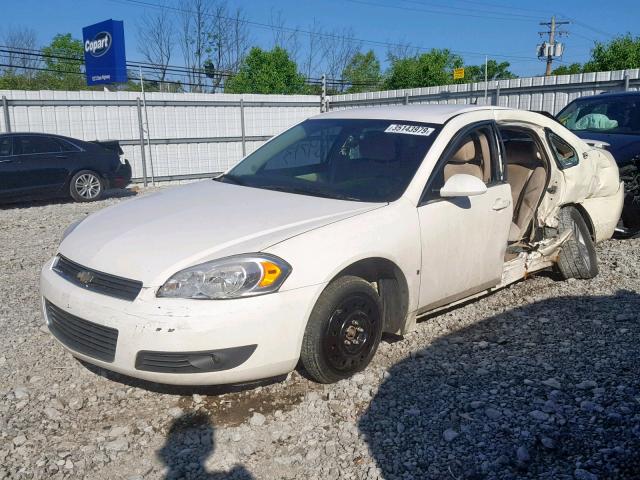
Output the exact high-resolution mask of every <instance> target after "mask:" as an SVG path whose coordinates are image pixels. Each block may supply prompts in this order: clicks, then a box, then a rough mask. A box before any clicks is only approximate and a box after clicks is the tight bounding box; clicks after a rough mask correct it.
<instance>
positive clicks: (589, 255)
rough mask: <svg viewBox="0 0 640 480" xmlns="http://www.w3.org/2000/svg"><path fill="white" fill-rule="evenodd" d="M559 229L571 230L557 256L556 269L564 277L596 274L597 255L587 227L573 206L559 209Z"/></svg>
mask: <svg viewBox="0 0 640 480" xmlns="http://www.w3.org/2000/svg"><path fill="white" fill-rule="evenodd" d="M559 220H560V222H559V226H558V227H559V229H560V231H561V232H562V231H565V230H567V229H569V230H571V232H572V235H571V237H569V240H567V241H566V242H565V244H564V245H563V246H562V250H561V251H560V255H559V256H558V270H560V274H561V275H562V276H563V277H564V278H565V279H567V278H580V279H589V278H593V277H595V276H596V275H598V257H597V256H596V247H595V245H594V243H593V240H592V239H591V234H590V233H589V228H588V227H587V224H586V223H585V221H584V218H582V215H580V212H579V211H578V210H577V209H576V208H575V207H564V208H563V209H562V210H560V215H559Z"/></svg>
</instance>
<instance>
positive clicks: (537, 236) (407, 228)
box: [41, 105, 623, 385]
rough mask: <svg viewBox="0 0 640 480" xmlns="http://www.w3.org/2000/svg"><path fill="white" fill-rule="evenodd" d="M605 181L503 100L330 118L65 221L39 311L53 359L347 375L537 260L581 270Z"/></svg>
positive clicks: (232, 377) (609, 183) (610, 216)
mask: <svg viewBox="0 0 640 480" xmlns="http://www.w3.org/2000/svg"><path fill="white" fill-rule="evenodd" d="M622 202H623V188H622V185H621V183H620V180H619V176H618V169H617V167H616V164H615V162H614V160H613V158H612V157H611V155H610V154H609V153H607V152H606V151H604V150H601V149H598V148H594V147H590V146H588V145H587V144H586V143H584V142H583V141H582V140H580V139H579V138H578V137H576V136H575V135H573V134H572V133H571V132H569V131H568V130H567V129H565V128H564V127H562V126H561V125H560V124H558V123H557V122H555V121H553V120H551V119H549V118H547V117H544V116H542V115H539V114H536V113H533V112H526V111H520V110H510V109H501V108H492V107H479V106H463V105H414V106H401V107H387V108H365V109H353V110H344V111H336V112H331V113H327V114H323V115H319V116H317V117H314V118H312V119H309V120H306V121H304V122H302V123H300V124H298V125H296V126H294V127H293V128H291V129H289V130H287V131H285V132H284V133H282V134H281V135H279V136H277V137H275V138H273V139H272V140H271V141H269V142H267V143H266V144H265V145H263V146H262V147H260V148H259V149H258V150H256V151H255V152H254V153H252V154H250V155H248V156H247V157H246V158H245V159H244V160H243V161H242V162H241V163H240V164H238V165H237V166H236V167H234V168H232V169H231V170H230V171H228V172H227V173H225V174H224V175H222V176H220V177H218V178H216V179H214V180H206V181H202V182H198V183H193V184H190V185H186V186H181V187H178V188H172V189H167V190H165V191H163V192H161V193H157V194H153V195H147V196H144V197H142V198H138V199H134V200H131V201H127V202H123V203H122V204H119V205H117V206H114V207H110V208H106V209H104V210H101V211H99V212H97V213H95V214H93V215H90V216H89V217H88V218H86V219H85V220H84V221H82V222H81V223H79V224H75V225H73V226H72V227H70V228H69V229H68V230H67V232H65V236H64V239H63V241H62V243H61V244H60V247H59V250H58V252H57V254H56V256H55V258H53V259H52V260H51V261H49V262H48V263H47V264H46V265H45V266H44V268H43V270H42V276H41V292H42V307H43V312H44V316H45V318H46V322H47V325H48V327H49V330H50V331H51V333H52V334H53V336H54V337H55V338H56V339H57V340H59V341H60V343H61V344H62V345H63V346H64V347H66V348H67V349H68V350H69V351H70V352H71V353H72V355H74V356H76V357H78V358H81V359H83V360H85V361H87V362H89V363H93V364H96V365H99V366H101V367H103V368H106V369H109V370H114V371H117V372H121V373H123V374H126V375H130V376H133V377H139V378H143V379H146V380H151V381H156V382H161V383H169V384H191V385H196V384H219V383H235V382H246V381H251V380H255V379H260V378H265V377H271V376H277V375H280V374H284V373H287V372H289V371H291V370H293V369H294V368H295V367H296V365H297V364H298V362H300V363H301V364H302V366H303V367H304V368H305V369H306V370H307V372H308V373H309V375H310V376H311V377H313V378H314V379H316V380H317V381H319V382H334V381H337V380H339V379H342V378H345V377H348V376H350V375H352V374H353V373H355V372H357V371H359V370H362V369H363V368H365V367H366V365H367V364H368V363H369V362H370V361H371V358H372V357H373V355H374V354H375V352H376V349H377V347H378V344H379V342H380V339H381V335H382V333H383V332H393V333H399V334H402V333H404V332H407V331H408V330H410V329H412V328H413V327H414V326H415V323H416V318H417V317H419V316H420V315H422V314H424V313H426V312H429V311H433V310H435V309H438V308H442V307H445V306H450V305H452V304H455V303H456V302H461V301H464V300H467V299H469V298H472V297H474V296H480V295H482V294H485V293H487V292H490V291H492V290H495V289H497V288H500V287H503V286H505V285H507V284H510V283H513V282H515V281H517V280H520V279H522V278H525V277H526V276H527V275H528V274H530V273H532V272H535V271H538V270H542V269H547V268H555V269H557V270H558V272H559V274H560V275H562V276H563V277H565V278H569V277H574V278H591V277H593V276H594V275H596V274H597V272H598V264H597V258H596V253H595V248H594V244H595V243H596V242H600V241H602V240H606V239H608V238H610V237H611V235H612V234H613V231H614V228H615V226H616V223H617V222H618V218H619V216H620V212H621V209H622Z"/></svg>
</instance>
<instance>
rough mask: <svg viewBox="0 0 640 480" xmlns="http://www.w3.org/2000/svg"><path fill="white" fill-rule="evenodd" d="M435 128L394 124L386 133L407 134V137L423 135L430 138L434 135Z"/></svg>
mask: <svg viewBox="0 0 640 480" xmlns="http://www.w3.org/2000/svg"><path fill="white" fill-rule="evenodd" d="M434 130H435V128H431V127H423V126H421V125H402V124H399V123H392V124H391V125H389V126H388V127H387V129H386V130H385V133H405V134H407V135H422V136H424V137H428V136H429V135H431V134H432V133H433V131H434Z"/></svg>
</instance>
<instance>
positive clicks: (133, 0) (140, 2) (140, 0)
mask: <svg viewBox="0 0 640 480" xmlns="http://www.w3.org/2000/svg"><path fill="white" fill-rule="evenodd" d="M109 1H110V2H113V3H119V4H122V3H129V4H132V5H137V6H139V7H148V8H154V9H158V10H163V9H166V10H171V11H175V12H181V13H195V12H194V11H193V10H189V9H185V8H179V7H175V6H167V5H161V4H158V3H153V2H151V1H146V0H109ZM354 1H355V0H354ZM206 15H207V16H209V17H213V18H216V17H217V18H222V19H225V20H232V21H238V22H240V23H244V24H246V25H252V26H255V27H257V28H264V29H269V30H280V31H285V32H291V33H302V34H305V35H309V36H311V37H314V36H317V37H325V38H332V39H338V40H352V41H357V42H361V43H366V44H369V45H376V46H382V47H387V48H409V49H412V50H417V51H429V50H431V48H427V47H423V46H420V45H411V44H404V43H393V42H384V41H381V40H372V39H366V38H358V37H347V36H345V35H338V34H334V33H327V32H312V31H310V30H305V29H301V28H292V27H285V26H281V25H273V24H269V23H262V22H256V21H253V20H247V19H242V18H235V17H225V16H218V15H215V14H211V13H209V14H206ZM456 15H458V14H456ZM449 51H450V52H452V53H456V54H459V55H470V56H478V57H483V58H484V56H485V55H489V56H491V57H496V58H506V59H508V58H513V59H525V60H529V61H532V62H535V61H537V60H536V59H535V58H531V57H525V56H518V55H504V54H499V53H490V52H472V51H464V50H449Z"/></svg>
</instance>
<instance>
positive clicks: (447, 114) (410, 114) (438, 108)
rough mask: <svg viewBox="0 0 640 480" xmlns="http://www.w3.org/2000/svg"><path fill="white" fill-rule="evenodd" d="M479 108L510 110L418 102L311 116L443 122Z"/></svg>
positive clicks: (499, 108) (335, 111)
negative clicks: (415, 103)
mask: <svg viewBox="0 0 640 480" xmlns="http://www.w3.org/2000/svg"><path fill="white" fill-rule="evenodd" d="M478 110H509V109H507V108H505V107H493V106H478V105H461V104H427V103H423V104H417V105H389V106H381V107H360V108H350V109H346V110H333V111H331V112H327V113H321V114H320V115H316V116H314V117H311V118H313V119H329V118H345V119H375V120H398V121H407V122H424V123H435V124H443V123H445V122H446V121H447V120H449V119H451V118H453V117H455V116H456V115H460V114H461V113H467V112H473V111H478Z"/></svg>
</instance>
